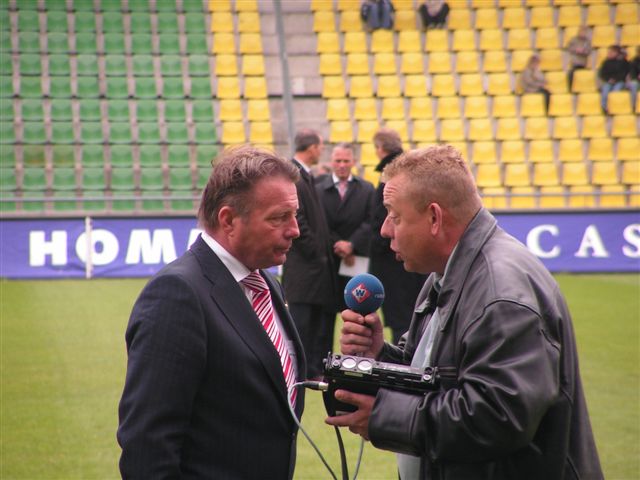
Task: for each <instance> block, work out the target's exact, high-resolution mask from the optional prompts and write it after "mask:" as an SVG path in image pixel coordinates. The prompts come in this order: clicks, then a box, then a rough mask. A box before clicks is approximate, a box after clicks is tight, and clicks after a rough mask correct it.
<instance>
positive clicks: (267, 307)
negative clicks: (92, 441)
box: [118, 146, 306, 479]
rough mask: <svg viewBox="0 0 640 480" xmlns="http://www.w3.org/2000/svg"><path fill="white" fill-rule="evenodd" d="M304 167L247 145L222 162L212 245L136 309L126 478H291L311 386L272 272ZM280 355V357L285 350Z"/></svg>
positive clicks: (205, 217) (167, 275) (209, 194)
mask: <svg viewBox="0 0 640 480" xmlns="http://www.w3.org/2000/svg"><path fill="white" fill-rule="evenodd" d="M298 178H299V174H298V171H297V169H296V168H295V167H294V166H293V165H292V164H291V162H288V161H287V160H285V159H282V158H279V157H277V156H275V155H274V154H273V153H271V152H268V151H264V150H259V149H255V148H253V147H249V146H243V147H239V148H236V149H231V150H227V151H225V152H224V153H223V154H222V158H219V159H218V161H217V162H216V164H215V166H214V168H213V171H212V173H211V176H210V178H209V181H208V183H207V186H206V187H205V189H204V192H203V194H202V203H201V206H200V210H199V212H198V217H199V221H200V224H201V227H202V228H203V233H202V235H201V236H200V237H199V238H198V239H197V240H196V241H195V243H194V244H193V245H192V246H191V247H190V249H189V250H188V251H187V252H186V253H185V254H184V255H182V256H181V257H180V258H178V259H177V260H176V261H174V262H173V263H171V264H169V265H167V266H166V267H165V268H163V269H162V270H161V271H160V272H159V273H158V274H157V275H155V276H154V277H153V278H152V279H151V280H150V281H149V283H148V284H147V285H146V286H145V288H144V289H143V291H142V293H141V294H140V296H139V298H138V300H137V301H136V303H135V305H134V307H133V311H132V313H131V318H130V320H129V325H128V327H127V332H126V342H127V351H128V357H129V359H128V366H127V376H126V381H125V386H124V392H123V394H122V399H121V401H120V409H119V418H120V425H119V428H118V442H119V443H120V446H121V447H122V456H121V458H120V471H121V474H122V477H123V478H140V479H148V478H154V479H156V478H183V479H186V478H193V479H195V478H198V479H201V478H282V479H286V478H289V479H290V478H292V477H293V470H294V465H295V451H296V450H295V447H296V433H297V426H296V423H295V422H294V420H293V418H292V415H291V412H290V410H289V403H291V404H292V405H294V407H293V408H294V410H295V412H296V415H297V416H298V417H300V416H301V415H302V410H303V404H304V398H303V395H304V393H303V391H302V390H300V391H296V390H295V387H294V383H295V382H296V381H299V380H301V379H304V378H306V372H305V360H304V352H303V349H302V344H301V342H300V339H299V337H298V334H297V332H296V329H295V326H294V324H293V321H292V319H291V317H290V316H289V313H288V312H287V309H286V306H285V301H284V299H283V296H282V291H281V288H280V286H279V284H278V283H277V281H276V280H275V279H274V277H273V276H272V275H270V274H269V273H268V272H266V271H264V270H263V269H266V268H269V267H271V266H274V265H280V264H282V263H283V262H284V261H285V258H286V255H287V253H288V252H289V249H290V248H291V245H292V242H293V240H294V238H296V237H297V236H298V235H299V230H298V225H297V222H296V218H295V215H296V211H297V209H298V198H297V194H296V187H295V182H296V181H297V180H298ZM276 345H277V347H276Z"/></svg>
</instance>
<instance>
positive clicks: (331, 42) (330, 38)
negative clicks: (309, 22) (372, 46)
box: [316, 32, 366, 53]
mask: <svg viewBox="0 0 640 480" xmlns="http://www.w3.org/2000/svg"><path fill="white" fill-rule="evenodd" d="M316 40H317V43H316V52H318V53H338V52H339V51H340V42H339V41H338V34H337V33H336V32H320V33H318V35H316ZM345 45H346V35H345ZM365 50H366V44H365Z"/></svg>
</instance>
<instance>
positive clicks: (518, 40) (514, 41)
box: [488, 28, 531, 50]
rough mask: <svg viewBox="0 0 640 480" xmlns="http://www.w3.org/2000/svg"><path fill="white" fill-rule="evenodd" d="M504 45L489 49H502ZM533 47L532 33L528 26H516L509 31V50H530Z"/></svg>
mask: <svg viewBox="0 0 640 480" xmlns="http://www.w3.org/2000/svg"><path fill="white" fill-rule="evenodd" d="M501 48H502V45H500V46H496V47H495V48H492V49H488V50H495V49H501ZM530 48H531V33H530V30H529V29H528V28H514V29H511V30H509V31H508V32H507V49H508V50H528V49H530Z"/></svg>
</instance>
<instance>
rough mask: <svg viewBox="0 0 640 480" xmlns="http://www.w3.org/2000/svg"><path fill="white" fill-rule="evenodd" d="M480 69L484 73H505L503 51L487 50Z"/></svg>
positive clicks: (505, 66)
mask: <svg viewBox="0 0 640 480" xmlns="http://www.w3.org/2000/svg"><path fill="white" fill-rule="evenodd" d="M482 69H483V70H484V71H485V72H486V73H502V72H506V71H507V60H506V58H505V55H504V50H489V51H488V52H484V58H483V62H482Z"/></svg>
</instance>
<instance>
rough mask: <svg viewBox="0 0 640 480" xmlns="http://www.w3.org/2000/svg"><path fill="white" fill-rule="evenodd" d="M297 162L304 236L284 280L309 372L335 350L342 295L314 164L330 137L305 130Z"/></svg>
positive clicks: (317, 371)
mask: <svg viewBox="0 0 640 480" xmlns="http://www.w3.org/2000/svg"><path fill="white" fill-rule="evenodd" d="M294 142H295V150H296V151H295V155H294V157H293V160H292V162H293V164H294V165H295V166H296V167H297V168H298V170H299V171H300V180H299V181H298V182H297V183H296V190H297V193H298V202H299V208H298V213H297V220H298V227H299V229H300V236H299V237H298V238H296V239H295V240H294V241H293V245H292V247H291V250H290V252H289V254H288V255H287V260H286V262H285V263H284V265H283V267H282V283H283V286H284V291H285V295H286V297H287V301H288V302H289V311H290V312H291V316H292V317H293V321H294V322H295V324H296V327H297V329H298V332H299V334H300V338H301V339H302V344H303V345H304V350H305V354H306V357H307V376H308V378H317V377H319V376H320V375H321V374H322V371H323V363H322V361H323V360H324V358H325V357H326V356H327V353H328V352H329V351H330V350H333V331H334V327H335V321H336V313H337V311H338V305H339V301H338V299H339V297H338V288H337V280H336V278H335V273H334V272H335V268H334V266H333V244H332V242H331V237H330V235H329V227H328V225H327V219H326V217H325V214H324V209H323V208H322V204H321V203H320V200H319V198H318V194H317V193H316V189H315V178H314V177H313V176H312V175H311V167H313V166H314V165H316V164H317V163H318V160H319V159H320V156H321V155H322V150H323V148H324V142H323V140H322V137H321V136H320V134H319V133H318V132H316V131H314V130H311V129H303V130H300V131H299V132H298V133H297V134H296V136H295V139H294Z"/></svg>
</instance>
